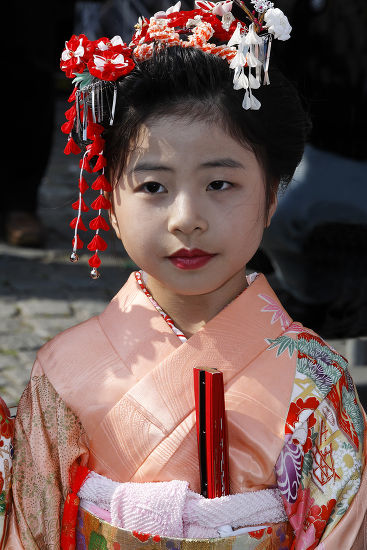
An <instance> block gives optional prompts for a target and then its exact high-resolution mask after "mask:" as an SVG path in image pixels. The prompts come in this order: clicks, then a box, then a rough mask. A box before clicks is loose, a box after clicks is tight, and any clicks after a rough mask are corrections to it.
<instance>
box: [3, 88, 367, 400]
mask: <svg viewBox="0 0 367 550" xmlns="http://www.w3.org/2000/svg"><path fill="white" fill-rule="evenodd" d="M65 105H66V103H65V102H64V100H60V99H59V100H58V102H57V109H56V120H55V135H54V140H53V149H52V154H51V157H50V160H49V166H48V169H47V173H46V175H45V178H44V181H43V183H42V187H41V193H40V201H39V215H40V216H41V218H42V220H43V221H44V223H45V225H46V227H47V229H48V242H47V247H46V248H45V249H41V250H39V249H26V248H16V247H11V246H8V245H7V244H5V243H3V242H0V258H1V259H0V262H1V270H0V395H1V396H2V397H3V398H4V399H5V401H6V402H7V404H8V406H9V407H13V406H16V405H17V403H18V400H19V398H20V395H21V393H22V391H23V389H24V387H25V385H26V383H27V381H28V379H29V374H30V371H31V368H32V364H33V361H34V359H35V355H36V351H37V349H38V348H39V347H40V346H42V345H43V344H44V343H45V342H47V341H48V340H49V339H51V338H52V337H53V336H54V335H56V334H57V333H58V332H60V331H62V330H65V329H66V328H68V327H70V326H73V325H75V324H77V323H79V322H81V321H83V320H85V319H88V318H89V317H91V316H92V315H95V314H97V313H99V312H100V311H102V310H103V309H104V307H105V306H106V304H107V303H108V301H109V300H110V299H111V298H112V296H113V295H114V294H115V293H116V292H117V290H118V289H119V288H120V287H121V286H122V285H123V283H124V282H125V281H126V279H127V277H128V275H129V273H130V272H131V270H132V269H133V268H134V265H133V264H132V262H131V261H130V260H129V258H128V257H127V255H126V253H125V251H124V250H123V248H122V246H121V244H120V243H118V242H117V241H116V240H115V239H113V236H112V235H109V234H108V233H106V235H104V236H106V240H107V241H108V242H109V248H108V249H107V251H106V252H104V253H103V264H102V268H101V273H102V276H101V278H100V279H98V280H96V281H93V280H91V279H90V277H89V271H90V268H89V266H88V264H87V260H88V257H89V254H86V253H85V252H84V254H82V258H81V259H80V261H79V262H78V263H76V264H71V263H70V261H69V255H70V246H71V244H70V243H71V239H72V231H71V230H70V229H69V228H68V224H69V222H70V220H71V219H72V217H73V214H74V212H73V211H72V210H71V208H70V204H71V203H72V202H74V201H75V200H76V198H77V197H76V182H77V180H78V175H79V168H78V161H77V160H76V157H74V156H73V157H72V158H69V157H66V156H65V155H64V154H63V149H64V146H65V140H66V137H65V136H64V135H63V134H61V132H60V130H59V128H60V125H61V124H62V123H63V122H64V115H63V113H64V110H65V109H66V107H65ZM88 214H89V213H88ZM92 215H93V213H92ZM86 221H88V218H87V219H86ZM331 343H332V344H333V345H334V347H335V348H336V349H337V350H338V351H340V352H341V353H342V354H344V355H346V356H349V357H351V358H352V366H351V372H352V376H353V377H354V379H355V381H356V383H357V385H358V389H359V390H360V395H361V399H362V402H363V404H364V406H365V407H366V408H367V366H366V365H364V366H363V365H359V364H358V363H359V359H358V353H357V351H358V349H359V348H360V347H361V345H362V346H363V345H364V347H365V350H364V357H366V355H367V353H366V351H367V350H366V347H367V339H358V341H355V340H354V341H353V340H348V341H345V340H337V341H332V342H331ZM357 348H358V349H357Z"/></svg>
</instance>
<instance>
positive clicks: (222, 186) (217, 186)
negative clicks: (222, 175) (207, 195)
mask: <svg viewBox="0 0 367 550" xmlns="http://www.w3.org/2000/svg"><path fill="white" fill-rule="evenodd" d="M230 187H233V185H232V183H229V181H223V180H215V181H212V182H211V183H209V185H208V187H207V190H208V191H225V190H226V189H229V188H230Z"/></svg>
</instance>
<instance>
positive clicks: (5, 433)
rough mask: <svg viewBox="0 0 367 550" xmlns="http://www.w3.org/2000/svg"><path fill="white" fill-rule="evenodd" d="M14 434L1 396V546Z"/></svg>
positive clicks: (5, 524)
mask: <svg viewBox="0 0 367 550" xmlns="http://www.w3.org/2000/svg"><path fill="white" fill-rule="evenodd" d="M13 435H14V419H13V418H11V415H10V411H9V409H8V407H7V406H6V404H5V402H4V401H3V399H2V398H1V397H0V548H2V547H3V539H4V538H5V534H6V531H7V523H8V516H9V511H10V488H11V470H12V458H13V444H12V438H13Z"/></svg>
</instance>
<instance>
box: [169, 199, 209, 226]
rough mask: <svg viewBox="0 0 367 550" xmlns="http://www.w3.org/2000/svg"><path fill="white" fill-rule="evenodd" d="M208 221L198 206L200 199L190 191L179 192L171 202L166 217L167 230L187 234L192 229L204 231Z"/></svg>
mask: <svg viewBox="0 0 367 550" xmlns="http://www.w3.org/2000/svg"><path fill="white" fill-rule="evenodd" d="M207 229H208V221H207V219H206V216H205V212H202V209H201V208H200V201H199V200H198V198H197V197H194V196H193V195H190V193H187V192H185V193H179V194H178V195H177V196H176V198H175V200H174V201H173V202H172V204H171V206H170V210H169V217H168V231H169V232H170V233H176V232H180V233H183V234H186V235H189V234H190V233H192V232H193V231H200V232H202V231H206V230H207Z"/></svg>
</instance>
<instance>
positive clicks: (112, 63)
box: [60, 0, 292, 278]
mask: <svg viewBox="0 0 367 550" xmlns="http://www.w3.org/2000/svg"><path fill="white" fill-rule="evenodd" d="M250 4H251V5H250ZM234 8H235V9H234ZM234 11H235V12H236V13H238V14H240V15H241V17H240V15H238V17H237V18H236V17H235V15H234V14H233V12H234ZM291 29H292V28H291V26H290V24H289V22H288V19H287V17H286V16H285V15H284V13H283V12H282V11H281V10H280V9H278V8H274V5H273V3H272V2H269V1H268V0H251V1H249V0H247V3H245V2H244V1H242V0H224V1H221V2H210V1H207V0H196V2H195V9H193V10H191V11H181V2H177V3H176V4H175V5H174V6H172V7H170V8H169V9H168V10H166V11H159V12H157V13H155V14H154V16H153V17H151V18H150V19H147V18H145V17H140V18H139V20H138V22H137V24H136V25H135V32H134V34H133V36H132V39H131V42H130V44H125V43H124V42H123V40H122V39H121V37H120V36H114V37H113V38H112V39H109V38H106V37H103V38H99V39H97V40H93V41H91V40H89V39H88V38H87V37H86V36H85V35H84V34H81V35H79V36H75V35H73V36H72V37H71V38H70V40H69V41H67V42H66V43H65V49H64V51H63V52H62V55H61V60H60V67H61V69H62V70H63V71H64V72H65V74H66V76H67V77H68V78H72V79H73V83H74V84H75V88H74V91H73V93H72V95H71V96H70V98H69V102H70V103H72V106H71V108H70V109H68V110H67V111H66V113H65V116H66V119H67V120H66V122H65V123H64V124H63V125H62V127H61V129H62V131H63V132H64V133H65V134H68V142H67V144H66V147H65V149H64V152H65V154H67V155H68V154H70V153H75V154H80V153H81V149H80V147H79V146H78V145H77V144H76V142H75V141H74V139H73V132H76V133H77V134H78V135H80V136H81V137H82V140H83V141H84V142H85V143H87V146H86V150H85V152H84V154H83V156H82V159H81V161H80V175H79V180H78V186H79V198H78V200H77V201H76V202H74V203H73V205H72V207H73V209H74V210H76V213H77V215H76V217H75V218H74V219H73V220H72V222H71V224H70V225H71V227H72V228H73V230H74V237H73V243H72V244H73V250H72V254H71V256H70V260H71V261H72V262H75V261H77V260H78V254H77V250H78V249H81V248H83V242H82V240H81V239H80V237H79V231H80V230H82V231H86V230H87V228H86V227H85V225H84V224H83V221H82V214H83V213H84V212H86V211H87V210H89V208H88V206H87V204H86V202H85V200H84V198H83V195H84V193H85V192H86V190H87V189H88V188H89V185H88V183H87V181H86V179H85V177H84V172H91V173H95V174H96V176H97V177H96V180H95V181H94V182H93V184H92V185H91V188H92V189H93V190H96V191H98V196H97V198H96V199H95V200H94V201H93V202H92V203H91V205H90V207H91V208H92V209H94V210H95V211H96V214H97V216H96V217H95V218H94V219H92V220H91V222H90V223H89V227H90V228H91V229H92V230H93V231H95V234H94V236H93V238H92V240H91V241H90V242H89V244H88V245H87V248H88V249H89V250H90V251H92V252H93V255H92V256H91V258H90V259H89V265H90V266H91V268H92V271H91V276H92V278H98V277H99V273H98V267H99V266H100V264H101V260H100V258H99V253H100V252H101V251H103V250H105V249H106V248H107V243H106V241H105V240H104V239H103V238H102V237H101V235H100V231H101V230H104V231H107V230H108V229H109V226H108V223H107V221H106V220H105V218H104V217H103V215H102V211H103V210H109V209H110V207H111V203H110V201H109V200H108V198H107V197H106V194H107V196H108V193H109V192H110V191H111V189H112V188H111V185H110V183H109V182H108V181H107V178H106V176H105V170H106V165H107V162H106V159H105V157H104V154H103V151H104V143H105V142H104V139H103V137H102V134H103V131H104V130H105V126H104V125H103V124H105V122H103V121H104V120H105V116H104V113H105V111H106V109H107V110H108V111H109V124H110V125H112V124H113V121H114V114H115V106H116V97H117V85H116V81H118V80H120V79H123V78H124V77H125V76H126V75H127V74H129V73H130V72H131V71H132V70H133V69H134V67H135V64H136V63H137V62H141V61H144V60H146V59H149V58H150V57H152V56H153V54H154V51H155V50H156V49H157V48H160V47H169V46H181V47H183V48H186V47H193V48H198V49H200V50H202V51H204V52H206V53H209V54H212V55H216V56H219V57H221V58H223V59H225V60H226V61H227V62H228V64H229V66H230V68H231V69H232V70H233V87H234V89H235V90H241V89H243V90H244V97H243V102H242V106H243V108H244V109H246V110H247V109H253V110H257V109H259V108H260V107H261V104H260V101H259V100H258V99H257V98H256V97H255V95H254V93H253V90H256V89H258V88H259V87H260V86H261V85H267V84H269V83H270V82H269V76H268V69H269V60H270V51H271V44H272V39H273V38H277V39H278V40H288V38H289V37H290V31H291ZM110 96H112V100H111V101H110Z"/></svg>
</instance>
